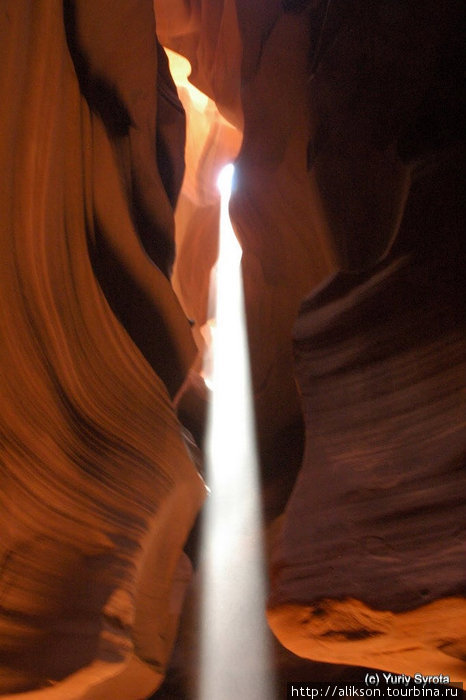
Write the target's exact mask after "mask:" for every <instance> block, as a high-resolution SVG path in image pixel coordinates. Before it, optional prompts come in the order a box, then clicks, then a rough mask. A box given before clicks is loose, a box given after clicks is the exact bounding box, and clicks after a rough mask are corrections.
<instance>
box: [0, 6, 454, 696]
mask: <svg viewBox="0 0 466 700" xmlns="http://www.w3.org/2000/svg"><path fill="white" fill-rule="evenodd" d="M154 7H155V15H156V17H157V29H158V32H159V36H160V38H161V40H162V42H163V43H164V44H166V45H167V46H170V47H171V48H173V49H176V50H179V51H180V52H181V53H183V54H184V55H186V56H187V57H188V58H189V59H190V61H191V64H192V67H193V73H192V80H193V82H195V83H196V84H197V85H198V86H199V87H200V88H201V89H202V90H204V91H205V92H206V94H208V95H209V96H210V97H211V98H212V99H213V100H215V102H216V104H217V107H218V108H219V110H220V112H221V113H222V114H223V116H224V117H226V118H228V119H229V120H230V121H231V123H232V124H234V125H235V126H236V127H237V128H238V129H240V130H241V131H242V134H243V140H242V145H241V150H240V152H239V155H238V158H237V172H238V187H237V190H236V193H235V197H234V199H233V201H232V205H231V214H232V218H233V220H234V223H235V227H236V231H237V235H238V237H239V239H240V241H241V243H242V246H243V251H244V253H243V273H244V278H245V295H246V305H247V313H248V326H249V336H250V349H251V362H252V373H253V381H254V389H255V398H256V409H257V424H258V432H259V439H260V444H261V450H262V462H263V467H264V469H263V471H264V475H265V479H264V482H265V486H264V493H265V500H266V502H265V507H266V510H267V514H268V516H269V517H270V518H272V517H274V516H275V515H277V513H279V512H280V511H281V510H282V508H283V507H284V503H285V501H286V499H287V496H288V492H289V490H290V489H291V485H292V483H293V481H294V478H295V474H296V471H297V469H298V467H299V464H300V460H301V422H302V420H303V417H304V419H305V423H306V447H305V455H304V460H303V464H302V469H301V473H300V475H299V477H298V479H297V481H296V484H295V488H294V491H293V494H292V496H291V498H290V500H289V503H288V505H287V507H286V510H285V513H284V516H283V517H282V518H281V519H280V521H277V522H276V523H275V524H274V529H275V530H276V531H278V532H279V535H278V537H277V541H276V543H275V551H274V554H273V557H272V559H273V562H272V563H273V568H272V591H271V599H270V609H269V613H268V614H269V620H270V624H271V627H272V629H273V631H274V632H275V633H276V635H277V637H278V639H279V640H280V641H281V642H282V643H283V644H284V645H286V647H287V648H289V649H291V650H292V651H294V652H296V654H299V655H300V656H304V657H307V658H310V659H317V660H320V661H327V662H333V663H345V664H358V665H362V664H366V665H368V666H375V667H378V668H387V669H389V670H391V671H395V672H407V673H411V672H419V671H422V672H424V673H438V672H443V673H449V674H450V675H451V676H452V678H455V679H457V678H460V677H461V673H462V672H463V671H462V669H464V664H463V663H462V661H464V658H465V648H464V638H462V637H461V633H462V632H461V631H462V629H463V628H464V623H463V616H464V614H465V613H464V598H462V597H461V596H463V595H464V586H463V584H464V573H463V571H464V532H463V529H462V526H463V523H464V511H463V510H462V503H463V502H464V499H463V500H462V499H461V496H462V495H464V480H463V471H462V467H464V462H463V460H464V432H462V431H463V423H464V419H463V416H464V408H465V405H464V376H465V372H464V364H463V363H464V350H465V338H464V306H461V300H462V299H463V297H462V293H463V292H462V281H463V280H462V278H463V270H462V262H461V261H462V260H464V244H463V242H462V236H461V234H462V231H461V222H462V221H464V206H463V205H462V202H463V199H462V188H461V179H462V176H463V170H462V169H461V168H460V167H459V165H458V164H459V162H460V160H462V158H463V155H464V154H463V151H462V148H461V147H460V146H459V138H460V129H459V128H458V125H460V124H461V123H462V122H461V119H460V118H459V116H458V111H459V110H458V104H459V103H460V99H459V90H458V85H459V82H458V75H457V59H458V53H459V47H458V39H457V32H456V25H457V24H458V21H459V16H460V10H459V4H457V3H450V4H449V5H448V9H446V8H443V7H441V6H439V5H438V4H436V3H433V2H428V3H422V4H419V3H416V2H407V3H403V4H402V5H401V4H399V5H396V4H394V3H391V2H381V3H379V4H378V5H377V7H374V4H373V3H369V2H365V1H363V0H361V1H360V2H357V3H352V4H349V5H348V4H347V3H343V2H337V1H336V0H335V1H334V2H332V3H330V4H328V5H327V3H314V2H300V1H299V0H298V1H297V2H293V1H292V0H290V1H289V2H288V1H287V2H282V3H280V2H278V0H277V1H274V2H268V0H267V1H266V0H261V1H260V2H250V1H249V0H236V1H234V0H225V2H223V3H222V2H218V1H217V0H198V1H195V0H193V1H192V2H186V1H185V0H180V2H176V1H175V0H155V2H154ZM155 31H156V24H155V21H154V12H153V7H152V3H151V2H148V1H147V0H119V2H118V3H117V5H115V2H114V1H110V0H99V1H96V2H88V1H87V0H76V1H72V0H65V1H64V2H60V0H34V2H30V0H4V2H3V4H2V8H1V10H0V96H1V104H2V107H5V108H4V109H3V110H2V113H1V123H0V125H1V129H0V158H1V162H2V171H1V173H2V174H1V176H0V177H1V182H0V212H1V214H0V221H1V229H0V236H1V241H0V244H1V251H2V253H1V256H0V294H1V298H2V304H1V306H0V334H1V344H0V353H1V355H0V369H1V372H2V374H1V383H0V402H1V404H0V405H1V411H0V439H1V444H2V469H1V472H0V474H1V484H0V493H1V497H0V503H1V511H0V518H1V530H2V537H1V544H0V547H1V557H2V559H1V561H2V572H1V578H0V692H1V693H8V692H12V693H13V692H19V691H23V690H24V691H27V690H35V691H37V692H36V694H35V695H31V696H29V697H31V698H32V697H34V696H37V697H38V698H40V697H50V698H52V699H53V698H57V700H61V699H62V698H64V697H67V698H76V700H77V699H78V698H88V699H89V700H90V699H91V698H92V699H94V700H97V699H101V700H109V699H110V698H114V697H118V698H121V699H122V700H123V698H134V700H140V698H142V697H145V696H147V695H148V694H149V693H150V692H152V690H153V689H154V688H155V687H156V686H157V685H158V683H159V682H160V679H161V678H162V676H163V673H164V670H165V667H166V663H167V659H168V656H169V653H170V649H171V646H172V641H173V637H174V634H175V629H176V624H177V619H178V612H179V608H180V605H181V599H182V591H183V588H184V586H185V585H186V582H187V581H188V579H189V573H190V565H189V562H188V561H187V559H186V558H185V557H184V556H183V555H182V554H181V549H182V546H183V543H184V541H185V539H186V536H187V533H188V532H189V530H190V528H191V525H192V522H193V520H194V517H195V514H196V512H197V510H198V509H199V507H200V503H201V501H202V498H203V495H204V488H203V485H202V483H201V481H200V479H199V477H198V475H197V472H196V470H195V467H194V464H193V460H192V458H191V456H190V454H189V451H188V448H187V446H186V442H185V440H184V439H183V434H182V430H181V427H180V424H179V422H178V420H177V418H176V416H175V414H174V410H173V405H172V397H173V396H174V395H175V394H176V392H177V391H178V389H179V387H180V385H181V384H182V382H183V380H184V378H185V376H186V373H187V371H188V369H189V367H190V366H191V364H192V363H193V361H194V359H195V355H196V349H195V346H194V343H193V340H192V336H191V331H190V328H189V324H188V323H187V320H186V318H185V315H184V313H183V312H182V310H181V307H180V305H179V303H178V301H177V299H176V297H175V295H174V293H173V290H172V287H171V283H170V275H171V270H172V267H173V265H174V261H175V238H174V225H173V208H174V206H175V204H176V202H177V198H178V191H179V187H180V180H181V177H182V173H183V146H184V114H183V110H182V108H181V106H180V102H179V100H178V98H177V96H176V92H175V90H174V86H173V83H172V81H171V78H170V76H169V72H168V68H167V64H166V57H165V54H164V52H163V51H162V50H161V48H160V45H159V44H158V42H157V40H156V35H155ZM214 121H215V120H214ZM225 135H227V138H228V144H227V145H225V141H224V136H225ZM230 138H231V141H230ZM188 144H189V141H188ZM237 146H238V135H237V134H236V135H235V136H233V135H232V127H230V126H228V125H226V124H225V122H221V120H217V121H215V123H214V126H213V127H212V129H211V131H210V133H209V136H208V137H207V139H206V147H205V149H204V150H203V151H202V157H201V158H200V161H201V163H200V167H199V168H197V169H196V175H197V174H199V173H203V174H204V175H205V177H206V179H209V178H213V174H214V172H215V168H216V164H217V161H219V162H220V161H222V160H223V159H225V158H226V157H232V156H233V154H235V153H236V151H237ZM187 155H188V161H189V148H188V153H187ZM191 176H192V174H191ZM204 184H205V183H204ZM196 197H197V199H196ZM196 197H194V198H191V199H189V197H188V198H187V197H186V196H185V195H183V197H182V199H181V206H180V207H179V210H178V214H177V223H178V225H179V227H180V228H183V231H180V232H179V233H180V235H179V237H178V241H179V257H178V259H177V261H176V268H175V271H176V274H175V276H176V287H177V290H178V292H179V293H180V296H181V298H182V302H183V306H184V309H185V310H186V311H187V312H188V313H189V315H190V316H192V317H193V319H194V320H195V322H196V324H197V325H198V326H202V324H203V323H205V321H206V319H207V317H208V311H207V310H206V298H207V280H208V277H209V272H210V267H211V265H212V263H213V261H214V258H215V243H214V241H213V239H214V233H215V226H216V224H215V220H216V216H217V211H216V207H217V205H216V203H215V201H213V199H212V198H211V191H209V190H208V188H207V189H206V190H205V191H203V192H202V196H199V192H197V193H196ZM188 199H189V201H188ZM194 199H196V201H194ZM342 270H345V272H343V271H342ZM329 274H332V277H331V278H330V279H328V275H329ZM326 279H327V280H328V281H327V282H324V280H326ZM316 288H317V291H314V292H313V290H315V289H316ZM303 300H304V301H303ZM293 325H294V329H295V330H294V357H293V339H292V332H293ZM296 379H297V381H298V384H299V390H298V389H297V388H296ZM195 380H199V378H198V377H197V378H195ZM195 383H196V382H195V381H194V380H193V384H194V385H195ZM198 384H199V382H198ZM200 394H201V392H200V391H195V392H194V399H193V400H192V403H191V409H190V410H191V411H193V412H194V413H196V412H197V411H199V408H200V407H201V405H202V404H201V401H200ZM191 398H193V397H191ZM193 406H194V408H192V407H193ZM188 412H189V411H188ZM191 418H194V420H193V424H196V425H197V429H198V430H199V416H198V415H194V416H191ZM196 421H197V422H196ZM281 523H283V526H282V525H281ZM188 637H189V635H188ZM293 668H294V667H293ZM319 668H320V667H319ZM296 673H298V671H297V670H296ZM333 677H335V676H333ZM336 677H338V674H337V676H336ZM17 697H20V696H17Z"/></svg>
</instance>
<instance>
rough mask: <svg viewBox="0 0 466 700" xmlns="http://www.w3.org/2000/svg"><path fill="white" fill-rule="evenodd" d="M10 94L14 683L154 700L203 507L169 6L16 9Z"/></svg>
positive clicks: (8, 571) (0, 40)
mask: <svg viewBox="0 0 466 700" xmlns="http://www.w3.org/2000/svg"><path fill="white" fill-rule="evenodd" d="M155 87H157V88H158V92H155V91H154V88H155ZM0 95H1V98H0V102H1V105H2V108H1V129H0V158H1V162H2V170H1V176H0V177H1V184H0V211H1V215H0V222H1V228H0V236H1V245H0V247H1V250H2V253H1V256H0V288H1V292H0V294H1V298H2V304H1V307H0V336H1V343H0V367H1V382H0V405H1V410H0V440H1V448H2V453H1V471H0V477H1V485H0V504H1V508H0V521H1V522H0V526H1V533H2V534H1V539H0V550H1V555H0V560H1V563H2V564H1V574H0V693H3V694H5V693H19V694H15V695H14V697H15V698H20V697H22V694H21V692H20V691H35V692H32V693H30V694H28V695H27V697H28V698H29V697H31V698H33V697H38V698H39V697H40V698H42V697H44V698H49V697H50V698H57V699H58V698H59V699H60V700H61V699H62V698H65V697H66V698H70V699H71V698H76V699H78V698H89V699H90V698H93V699H97V698H103V699H106V698H110V697H118V698H122V699H123V698H134V700H139V699H140V698H141V697H143V696H145V695H147V694H149V693H150V692H151V691H153V690H154V688H156V687H157V685H158V684H159V683H160V680H161V678H162V676H163V673H164V668H165V665H166V662H167V658H168V656H169V653H170V649H171V645H172V641H173V637H174V634H175V630H176V624H177V617H178V612H179V608H180V605H181V598H182V596H181V592H182V589H183V587H184V585H185V583H186V581H187V580H188V578H189V565H188V563H187V560H186V558H185V557H184V555H182V546H183V543H184V540H185V538H186V536H187V533H188V531H189V529H190V527H191V524H192V522H193V520H194V517H195V515H196V513H197V510H198V509H199V506H200V503H201V501H202V498H203V495H204V487H203V485H202V482H201V480H200V478H199V476H198V474H197V471H196V469H195V467H194V464H193V460H192V458H191V456H190V453H189V450H188V447H187V444H186V442H185V440H184V439H183V434H182V431H181V427H180V425H179V423H178V420H177V418H176V416H175V414H174V410H173V406H172V402H171V398H170V395H173V394H174V393H175V392H176V391H177V389H178V387H179V386H180V384H181V382H182V381H183V378H184V376H185V374H186V371H187V369H188V368H189V365H190V364H191V362H192V360H193V359H194V355H195V348H194V344H193V341H192V338H191V333H190V329H189V324H188V322H187V320H186V318H185V316H184V314H183V312H182V311H181V307H180V306H179V304H178V302H177V300H176V297H175V295H174V293H173V291H172V288H171V285H170V282H169V279H168V276H167V275H168V273H169V271H170V268H171V265H172V263H173V257H174V241H173V213H172V209H173V205H174V203H175V201H176V198H177V192H178V188H179V184H180V178H181V175H182V169H183V159H182V144H183V119H184V118H183V111H182V108H181V107H180V104H179V102H178V99H177V97H176V92H175V90H174V87H173V84H172V82H171V79H170V77H169V74H168V71H167V65H166V60H165V57H164V54H163V52H162V51H161V50H160V48H159V47H158V46H157V42H156V39H155V25H154V16H153V9H152V5H151V3H149V2H133V1H130V0H128V1H123V2H119V3H118V13H116V12H115V6H114V3H112V2H104V1H102V2H98V3H88V2H65V3H62V2H60V1H59V0H43V1H42V0H37V2H34V3H31V2H29V0H11V1H9V2H8V1H7V2H4V3H2V7H1V10H0Z"/></svg>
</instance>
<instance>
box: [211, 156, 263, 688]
mask: <svg viewBox="0 0 466 700" xmlns="http://www.w3.org/2000/svg"><path fill="white" fill-rule="evenodd" d="M233 176H234V168H233V165H227V166H225V168H224V169H223V170H222V172H221V173H220V176H219V179H218V187H219V190H220V195H221V213H220V241H219V257H218V261H217V267H216V322H215V327H214V333H213V372H212V377H211V382H212V402H211V408H210V418H209V426H208V434H207V440H206V445H207V448H206V452H207V483H208V485H209V487H210V489H211V494H210V497H209V499H208V503H207V507H206V513H205V517H204V525H203V548H202V553H203V554H202V557H203V561H202V572H203V599H202V618H201V629H202V641H201V644H202V646H201V679H200V688H199V698H200V700H213V699H215V700H236V699H239V700H271V699H272V698H273V697H274V695H273V682H272V678H271V666H270V663H269V650H268V643H267V637H268V633H267V627H266V622H265V574H264V571H265V568H264V556H263V547H262V518H261V505H260V497H259V483H258V466H257V453H256V444H255V434H254V417H253V408H252V398H251V382H250V373H249V353H248V344H247V336H246V325H245V315H244V300H243V289H242V277H241V248H240V246H239V243H238V241H237V239H236V237H235V234H234V232H233V229H232V225H231V222H230V217H229V212H228V206H229V199H230V193H231V188H232V183H233Z"/></svg>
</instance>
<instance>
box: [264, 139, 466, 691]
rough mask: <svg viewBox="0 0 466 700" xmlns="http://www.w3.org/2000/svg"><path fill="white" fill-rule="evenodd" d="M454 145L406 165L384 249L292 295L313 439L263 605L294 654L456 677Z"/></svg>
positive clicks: (459, 591)
mask: <svg viewBox="0 0 466 700" xmlns="http://www.w3.org/2000/svg"><path fill="white" fill-rule="evenodd" d="M462 157H463V151H462V149H459V150H457V149H455V150H454V151H453V153H452V152H451V151H450V150H449V149H448V151H447V153H443V154H437V155H436V156H435V157H434V158H432V159H431V160H430V163H429V167H425V164H424V168H420V170H419V171H415V174H414V175H413V183H412V187H411V195H410V199H409V200H408V203H407V207H406V210H405V217H404V221H403V224H402V227H401V230H400V235H399V241H398V243H397V246H396V250H394V253H393V255H392V256H391V257H390V258H389V259H387V261H386V262H384V263H381V264H380V265H379V266H378V267H377V268H375V269H374V270H373V271H371V272H369V273H360V274H356V273H354V274H351V273H339V274H338V275H336V276H335V277H334V278H333V279H332V280H331V281H330V282H329V283H328V284H326V285H323V286H322V287H321V289H320V290H318V291H317V292H315V293H314V294H313V295H311V296H310V297H309V298H308V299H307V300H305V301H304V302H303V304H302V306H301V310H300V315H299V317H298V320H297V322H296V326H295V354H296V363H297V372H298V378H299V384H300V388H301V393H302V401H303V409H304V413H305V416H306V449H305V456H304V461H303V467H302V470H301V473H300V475H299V477H298V480H297V482H296V485H295V487H294V491H293V494H292V497H291V499H290V501H289V503H288V505H287V509H286V512H285V521H284V527H283V530H282V533H281V536H280V538H279V541H278V546H277V549H276V551H275V559H274V575H273V582H272V596H271V600H270V610H269V620H270V623H271V626H272V628H273V629H274V631H275V632H276V633H277V634H278V636H279V639H280V640H281V641H282V643H284V644H285V645H286V646H287V647H288V648H290V649H292V650H293V651H295V653H298V654H300V655H302V656H307V657H309V658H312V659H317V660H321V661H333V662H337V663H354V664H366V665H368V666H375V667H377V668H385V669H387V670H390V671H395V672H403V673H407V674H414V673H416V672H423V673H424V674H438V673H444V674H447V675H449V676H450V677H451V678H452V679H453V680H462V679H464V677H465V672H466V663H465V661H466V653H465V652H466V647H465V641H466V640H465V637H464V628H465V622H466V598H465V594H466V579H465V575H464V573H465V551H466V532H465V522H466V506H465V493H466V475H465V471H464V466H465V453H466V450H465V447H466V432H465V423H464V416H465V414H466V365H465V357H466V314H465V305H464V290H463V270H462V265H463V262H462V261H463V260H464V241H463V240H462V231H461V228H460V227H459V226H458V223H459V222H460V221H462V220H464V205H463V202H462V196H461V187H462V185H461V183H462V180H463V172H462V170H461V169H459V163H461V162H462ZM421 221H422V233H420V234H419V237H417V236H416V235H415V234H413V231H419V228H418V227H419V224H420V222H421ZM415 240H417V242H418V244H419V245H418V246H417V247H416V249H415V252H411V253H407V252H406V251H407V250H408V249H409V248H410V247H411V246H412V245H413V242H414V241H415ZM403 250H404V251H405V254H404V255H400V253H401V251H403Z"/></svg>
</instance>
